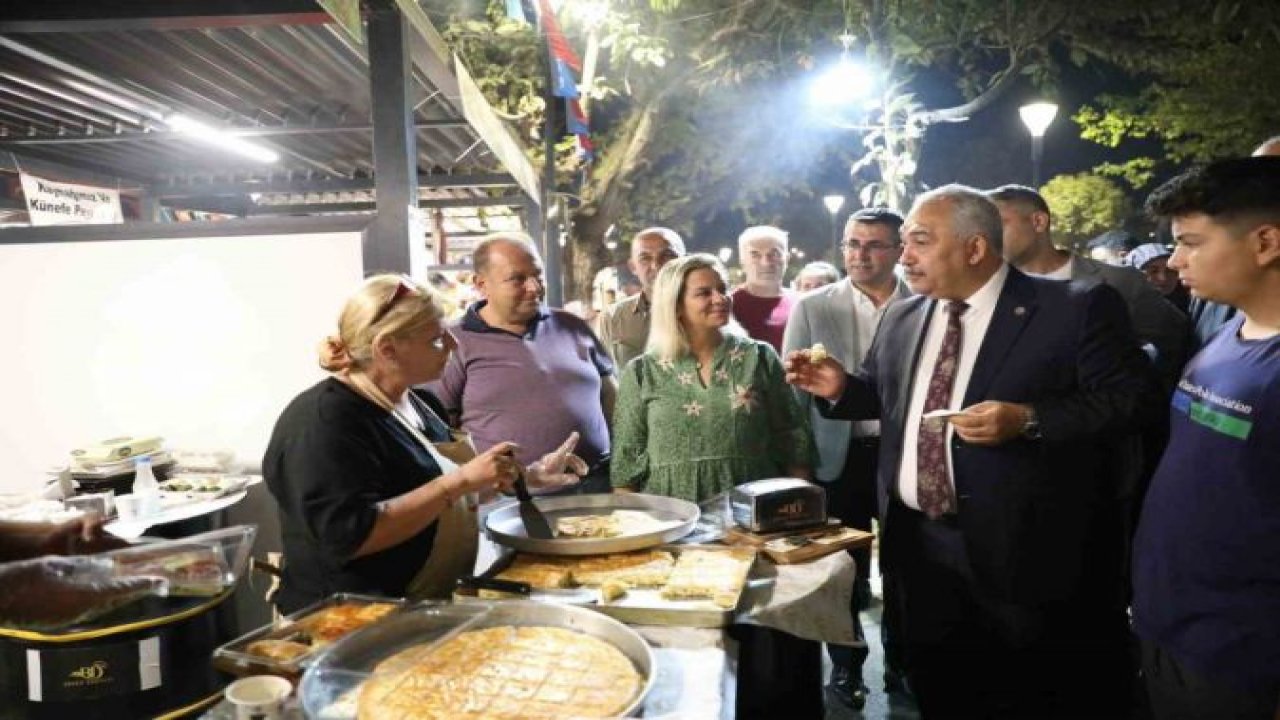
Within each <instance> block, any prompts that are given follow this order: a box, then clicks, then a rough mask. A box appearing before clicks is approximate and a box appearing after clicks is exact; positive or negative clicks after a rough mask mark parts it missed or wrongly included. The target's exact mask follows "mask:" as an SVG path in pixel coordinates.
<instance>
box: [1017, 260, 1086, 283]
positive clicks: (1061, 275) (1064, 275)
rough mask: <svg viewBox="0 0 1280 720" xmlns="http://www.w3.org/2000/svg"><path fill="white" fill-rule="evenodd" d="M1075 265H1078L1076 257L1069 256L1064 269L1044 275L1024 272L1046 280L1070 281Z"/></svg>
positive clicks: (1060, 268)
mask: <svg viewBox="0 0 1280 720" xmlns="http://www.w3.org/2000/svg"><path fill="white" fill-rule="evenodd" d="M1075 264H1076V260H1075V256H1074V255H1068V256H1067V261H1066V262H1064V263H1062V267H1059V268H1058V269H1057V270H1054V271H1052V272H1047V273H1043V274H1041V273H1033V272H1027V271H1026V270H1023V271H1022V272H1024V273H1027V274H1028V275H1030V276H1031V277H1038V278H1044V279H1045V280H1070V279H1071V271H1072V270H1074V269H1075Z"/></svg>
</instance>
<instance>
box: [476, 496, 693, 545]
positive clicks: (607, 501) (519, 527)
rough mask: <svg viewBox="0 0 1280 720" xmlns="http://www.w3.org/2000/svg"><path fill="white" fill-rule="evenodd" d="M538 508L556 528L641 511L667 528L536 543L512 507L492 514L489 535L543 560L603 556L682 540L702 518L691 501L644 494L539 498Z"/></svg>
mask: <svg viewBox="0 0 1280 720" xmlns="http://www.w3.org/2000/svg"><path fill="white" fill-rule="evenodd" d="M533 502H534V503H535V504H537V506H538V509H539V510H541V511H542V512H543V514H545V515H546V516H547V522H549V523H551V527H553V528H554V527H555V526H556V521H557V520H558V519H559V518H562V517H568V516H574V515H608V514H610V513H612V512H613V511H614V510H642V511H644V512H647V513H649V514H650V515H652V516H653V517H654V518H655V519H657V520H659V521H661V522H664V523H666V524H667V525H666V526H665V527H663V528H662V529H660V530H654V531H650V532H646V533H638V534H634V535H619V536H617V537H608V538H554V539H551V540H537V539H534V538H531V537H529V536H528V535H526V534H525V531H524V522H523V521H521V520H520V505H519V503H516V502H514V501H513V502H511V503H508V504H506V505H501V506H499V507H497V508H495V509H493V510H492V511H491V512H490V513H489V514H488V516H486V517H485V521H484V529H485V533H486V534H488V536H489V539H491V540H493V541H494V542H496V543H498V544H499V545H506V546H507V547H510V548H514V549H515V550H520V551H523V552H531V553H541V554H543V555H603V554H607V553H617V552H627V551H629V550H643V549H644V548H649V547H653V546H655V545H661V544H663V543H669V542H674V541H676V540H679V539H680V538H682V537H684V536H685V535H688V534H689V532H690V531H692V530H693V527H694V525H696V524H697V523H698V515H699V510H698V506H697V505H695V504H693V503H691V502H689V501H688V500H677V499H676V498H669V497H663V496H660V495H643V494H641V493H615V494H610V495H563V496H560V497H549V498H534V501H533Z"/></svg>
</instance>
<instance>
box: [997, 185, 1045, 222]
mask: <svg viewBox="0 0 1280 720" xmlns="http://www.w3.org/2000/svg"><path fill="white" fill-rule="evenodd" d="M987 197H989V198H991V201H992V202H1002V203H1019V204H1021V205H1024V206H1026V207H1029V208H1031V209H1032V210H1033V211H1035V212H1042V213H1044V214H1046V215H1052V214H1053V213H1052V212H1050V210H1049V203H1047V202H1045V201H1044V196H1043V195H1041V194H1040V193H1039V192H1037V191H1036V189H1035V188H1030V187H1027V186H1026V185H1001V186H1000V187H998V188H996V189H995V190H988V191H987Z"/></svg>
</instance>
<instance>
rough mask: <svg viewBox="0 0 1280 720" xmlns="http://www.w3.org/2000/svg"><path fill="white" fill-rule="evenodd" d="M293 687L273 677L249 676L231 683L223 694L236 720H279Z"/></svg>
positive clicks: (285, 681)
mask: <svg viewBox="0 0 1280 720" xmlns="http://www.w3.org/2000/svg"><path fill="white" fill-rule="evenodd" d="M292 692H293V685H292V684H291V683H290V682H289V681H288V680H285V679H284V678H282V677H276V676H275V675H251V676H249V677H246V678H240V679H239V680H237V681H235V682H233V683H231V684H230V685H228V686H227V689H226V690H225V691H224V692H223V695H224V696H225V697H226V698H227V701H228V702H230V703H231V704H232V705H233V706H235V709H236V720H280V718H282V717H283V716H284V703H285V701H286V700H288V699H289V694H290V693H292Z"/></svg>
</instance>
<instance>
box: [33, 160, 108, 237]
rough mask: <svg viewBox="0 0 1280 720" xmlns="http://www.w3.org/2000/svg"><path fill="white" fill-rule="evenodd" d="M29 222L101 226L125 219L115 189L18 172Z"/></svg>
mask: <svg viewBox="0 0 1280 720" xmlns="http://www.w3.org/2000/svg"><path fill="white" fill-rule="evenodd" d="M18 177H19V178H20V179H21V180H22V193H23V194H24V195H26V196H27V212H28V213H30V215H31V224H32V225H78V224H93V225H102V224H109V223H122V222H124V215H123V214H122V213H121V212H120V193H119V191H117V190H104V189H103V188H96V187H89V186H88V185H72V184H71V183H61V182H53V181H51V180H45V179H44V178H38V177H35V176H34V175H28V174H26V173H19V174H18Z"/></svg>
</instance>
